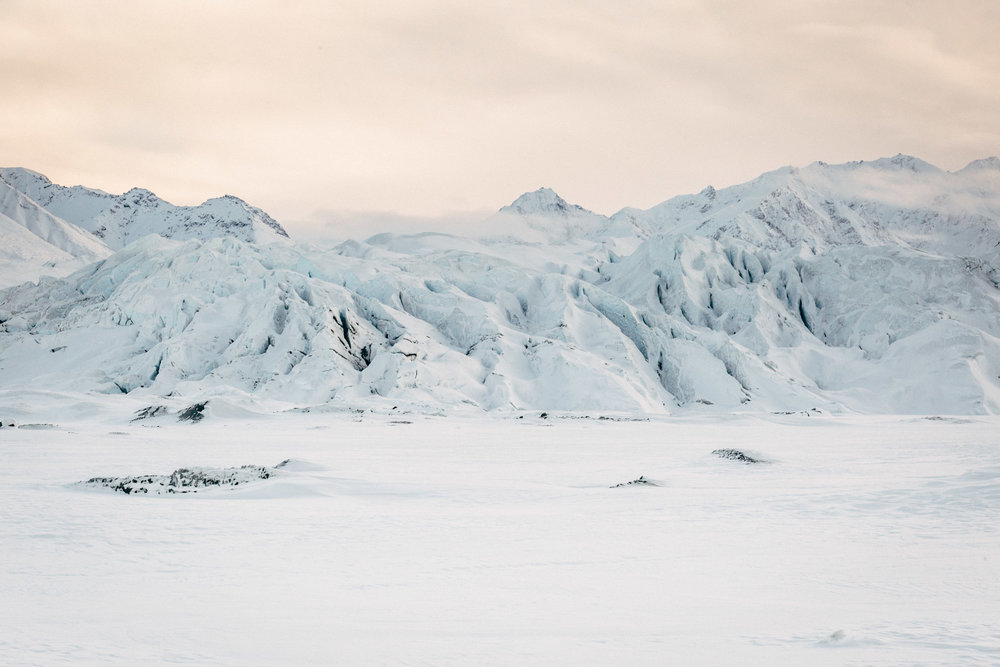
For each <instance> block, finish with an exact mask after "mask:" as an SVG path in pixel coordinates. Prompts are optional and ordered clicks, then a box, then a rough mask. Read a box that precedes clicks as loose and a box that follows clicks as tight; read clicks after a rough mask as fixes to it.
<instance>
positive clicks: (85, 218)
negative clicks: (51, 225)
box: [0, 168, 288, 250]
mask: <svg viewBox="0 0 1000 667" xmlns="http://www.w3.org/2000/svg"><path fill="white" fill-rule="evenodd" d="M0 178H3V179H4V180H5V181H7V182H8V183H9V184H11V185H12V186H13V187H14V188H16V189H17V190H18V191H20V192H21V193H23V194H24V195H26V196H27V197H29V198H30V199H31V200H33V201H35V202H37V203H38V204H39V205H40V206H41V207H42V208H44V209H45V210H46V211H48V212H49V213H51V214H52V215H54V216H56V217H58V218H61V219H62V220H65V221H67V222H70V223H72V224H74V225H76V226H78V227H81V228H83V229H85V230H87V231H88V232H91V233H92V234H93V235H95V236H97V237H98V238H100V239H101V240H102V241H104V243H106V244H107V245H108V246H109V247H111V248H113V249H115V250H119V249H121V248H122V247H124V246H126V245H128V244H129V243H131V242H132V241H135V240H138V239H140V238H142V237H143V236H146V235H148V234H159V235H160V236H164V237H167V238H173V239H177V240H182V241H183V240H188V239H200V240H206V239H210V238H216V237H219V236H233V237H236V238H239V239H241V240H243V241H246V242H248V243H268V242H273V241H278V240H282V239H287V238H288V233H287V232H285V230H284V228H282V226H281V225H280V224H278V223H277V222H276V221H275V220H274V219H273V218H272V217H271V216H269V215H268V214H267V213H265V212H264V211H262V210H261V209H259V208H256V207H254V206H250V205H249V204H247V203H246V202H245V201H243V200H242V199H239V198H237V197H233V196H231V195H227V196H225V197H218V198H215V199H209V200H208V201H206V202H205V203H203V204H201V205H199V206H174V205H173V204H171V203H170V202H167V201H164V200H162V199H160V198H159V197H157V196H156V195H155V194H153V193H152V192H150V191H149V190H144V189H142V188H132V189H131V190H129V191H128V192H126V193H124V194H121V195H112V194H108V193H106V192H102V191H100V190H94V189H92V188H85V187H83V186H79V185H76V186H73V187H65V186H62V185H56V184H55V183H53V182H52V181H50V180H49V179H48V178H46V177H45V176H43V175H42V174H39V173H37V172H34V171H30V170H28V169H22V168H5V169H0Z"/></svg>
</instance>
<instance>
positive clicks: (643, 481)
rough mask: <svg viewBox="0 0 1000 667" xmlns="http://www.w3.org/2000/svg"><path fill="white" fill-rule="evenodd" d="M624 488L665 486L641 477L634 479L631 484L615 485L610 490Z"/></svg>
mask: <svg viewBox="0 0 1000 667" xmlns="http://www.w3.org/2000/svg"><path fill="white" fill-rule="evenodd" d="M622 486H663V485H662V484H660V483H659V482H656V481H653V480H651V479H646V477H645V476H644V475H640V476H639V478H638V479H633V480H632V481H631V482H621V483H620V484H614V485H612V486H611V487H610V488H612V489H617V488H619V487H622Z"/></svg>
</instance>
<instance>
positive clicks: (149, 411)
mask: <svg viewBox="0 0 1000 667" xmlns="http://www.w3.org/2000/svg"><path fill="white" fill-rule="evenodd" d="M165 414H167V406H165V405H147V406H146V407H144V408H141V409H139V410H136V411H135V416H134V417H132V419H130V420H129V421H134V422H137V421H139V420H140V419H152V418H153V417H159V416H161V415H165Z"/></svg>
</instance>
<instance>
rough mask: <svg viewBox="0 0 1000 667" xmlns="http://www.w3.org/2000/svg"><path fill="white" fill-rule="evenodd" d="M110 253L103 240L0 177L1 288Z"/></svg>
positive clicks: (66, 270) (58, 272) (63, 272)
mask: <svg viewBox="0 0 1000 667" xmlns="http://www.w3.org/2000/svg"><path fill="white" fill-rule="evenodd" d="M110 254H111V249H110V248H108V247H107V246H106V245H105V244H104V243H102V242H101V240H100V239H98V238H95V237H94V236H93V235H92V234H88V233H87V232H85V231H84V230H82V229H80V228H79V227H76V226H75V225H71V224H69V223H67V222H66V221H64V220H60V219H59V218H57V217H55V216H53V215H52V214H51V213H49V212H48V211H46V210H45V209H43V208H42V207H41V206H39V205H38V204H37V203H35V202H34V201H32V200H31V199H30V198H29V197H27V196H26V195H24V194H23V193H22V192H20V191H18V190H17V189H15V188H14V187H13V186H12V185H11V184H10V183H8V182H7V181H6V180H5V179H4V178H3V177H2V176H0V288H2V287H8V286H10V285H16V284H18V283H21V282H25V281H27V280H38V278H39V277H40V276H42V275H53V276H55V275H66V274H69V273H71V272H72V271H74V270H76V269H78V268H80V267H82V266H85V265H87V264H90V263H91V262H94V261H96V260H98V259H101V258H103V257H107V256H108V255H110Z"/></svg>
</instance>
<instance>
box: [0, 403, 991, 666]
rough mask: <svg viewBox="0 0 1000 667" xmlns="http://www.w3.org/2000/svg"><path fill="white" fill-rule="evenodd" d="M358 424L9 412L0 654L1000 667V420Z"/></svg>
mask: <svg viewBox="0 0 1000 667" xmlns="http://www.w3.org/2000/svg"><path fill="white" fill-rule="evenodd" d="M357 419H359V418H358V417H357V416H350V415H325V416H324V415H298V416H294V417H292V416H279V417H268V418H248V419H243V420H220V419H212V420H208V419H207V420H205V421H203V422H202V423H200V424H194V425H192V424H178V423H176V422H174V421H173V420H162V421H161V422H160V425H159V427H156V425H155V424H151V423H144V422H137V423H135V424H128V425H122V423H121V421H111V420H109V421H102V420H101V418H99V417H95V418H92V419H90V420H89V421H84V422H79V423H77V422H74V423H72V424H53V425H52V426H51V427H49V428H40V427H39V428H13V429H12V428H4V429H3V430H2V431H0V599H2V600H3V601H4V602H3V604H2V605H0V628H3V631H2V632H0V663H3V664H45V665H49V664H57V663H61V662H71V663H94V662H116V663H121V664H152V663H163V662H179V663H192V664H227V665H228V664H329V663H340V664H357V665H367V664H434V665H440V664H461V665H469V664H636V665H646V664H648V665H662V664H810V665H815V664H837V665H842V664H880V663H881V664H889V663H891V664H976V663H979V664H983V663H992V664H996V663H997V662H1000V622H998V620H997V619H998V618H1000V613H998V610H1000V583H998V582H1000V576H998V574H997V571H998V566H1000V428H998V426H1000V420H998V419H997V418H993V417H977V418H970V419H961V420H959V419H940V420H929V419H925V418H918V417H865V418H855V417H827V416H818V417H807V416H804V415H789V416H770V417H767V418H760V417H757V418H751V417H745V418H744V417H740V418H736V417H733V418H719V417H711V418H710V417H691V418H683V419H661V420H657V421H643V422H618V421H599V420H597V419H558V418H550V419H546V420H542V419H539V418H537V417H535V416H532V417H530V418H528V417H526V418H524V419H520V420H518V419H499V418H492V417H482V418H471V417H455V418H443V417H414V416H410V415H404V416H401V417H399V418H397V419H391V418H389V417H377V416H376V417H369V416H367V415H366V416H365V418H364V420H360V421H356V420H357ZM726 448H728V449H736V450H739V451H740V452H743V453H745V454H747V455H749V456H752V457H753V458H758V459H762V460H763V461H765V462H762V463H754V464H748V463H745V462H742V461H740V460H734V459H732V458H723V457H720V456H716V455H713V453H712V452H713V451H714V450H718V449H726ZM286 460H290V461H289V462H288V463H287V464H285V465H283V466H281V467H275V466H277V465H278V464H279V463H281V462H283V461H286ZM244 465H254V466H265V467H267V468H268V469H272V468H273V469H274V470H276V471H278V472H277V474H274V475H271V476H269V477H267V478H266V479H258V478H254V479H250V480H249V481H247V482H246V483H243V484H240V485H236V486H233V485H228V486H227V485H220V486H216V487H211V488H208V487H206V488H203V489H199V490H198V492H197V493H190V494H183V495H175V494H165V495H148V494H142V495H136V494H129V495H126V494H123V493H115V492H113V491H110V490H108V489H107V488H89V487H83V486H79V485H76V484H75V483H76V482H79V481H84V480H88V479H91V478H95V477H107V478H110V477H126V476H135V475H163V476H167V478H169V476H170V475H171V473H172V472H173V471H175V470H178V469H181V468H194V467H206V468H221V469H225V468H239V467H240V466H244ZM640 477H643V478H644V479H645V480H649V481H651V482H653V484H631V485H624V486H620V487H617V488H611V487H613V486H615V485H617V484H621V483H623V482H630V481H633V480H637V479H639V478H640ZM157 479H159V480H160V481H162V479H163V478H157Z"/></svg>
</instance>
